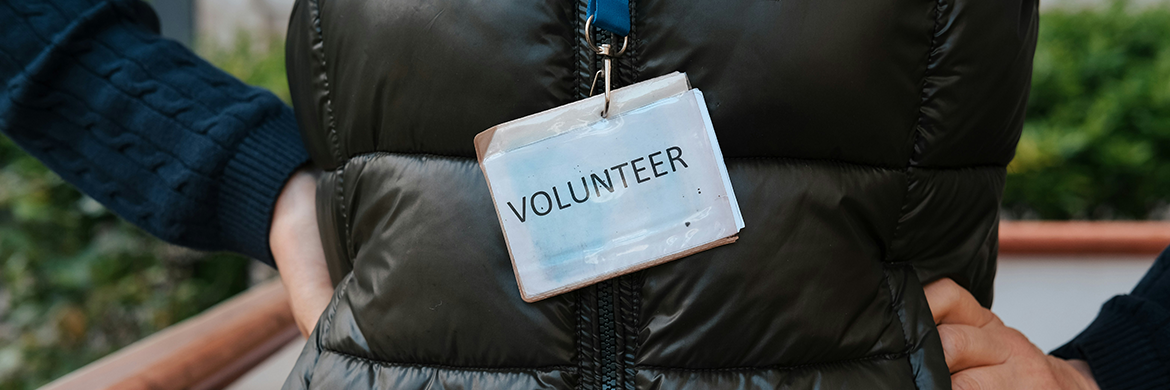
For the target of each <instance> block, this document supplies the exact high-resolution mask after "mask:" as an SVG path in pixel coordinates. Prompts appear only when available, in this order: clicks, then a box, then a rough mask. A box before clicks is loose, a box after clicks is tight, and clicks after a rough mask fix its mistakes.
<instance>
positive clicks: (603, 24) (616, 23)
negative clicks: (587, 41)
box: [585, 0, 630, 37]
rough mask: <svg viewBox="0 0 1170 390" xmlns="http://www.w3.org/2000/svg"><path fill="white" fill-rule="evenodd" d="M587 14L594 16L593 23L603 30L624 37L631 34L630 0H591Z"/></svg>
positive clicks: (587, 15)
mask: <svg viewBox="0 0 1170 390" xmlns="http://www.w3.org/2000/svg"><path fill="white" fill-rule="evenodd" d="M585 15H586V16H585V17H586V18H588V17H593V25H594V26H597V27H598V28H601V29H602V30H605V31H609V32H611V33H614V34H617V35H618V36H623V37H624V36H627V35H630V0H589V7H588V8H586V9H585ZM586 33H587V34H590V32H586Z"/></svg>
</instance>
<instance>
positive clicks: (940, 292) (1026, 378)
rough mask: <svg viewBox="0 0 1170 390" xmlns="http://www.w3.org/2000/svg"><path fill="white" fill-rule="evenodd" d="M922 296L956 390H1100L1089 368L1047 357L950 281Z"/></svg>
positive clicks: (1081, 363)
mask: <svg viewBox="0 0 1170 390" xmlns="http://www.w3.org/2000/svg"><path fill="white" fill-rule="evenodd" d="M925 290H926V301H927V303H929V305H930V311H931V313H933V314H934V323H935V324H937V325H938V335H939V338H941V339H942V345H943V355H944V356H945V357H946V361H947V367H950V369H951V384H952V387H953V388H954V389H955V390H993V389H994V390H1010V389H1041V390H1046V389H1075V390H1099V388H1098V387H1097V382H1096V381H1094V380H1093V374H1092V373H1091V372H1090V371H1089V365H1088V364H1087V363H1085V362H1084V361H1082V360H1064V359H1060V358H1057V357H1055V356H1049V355H1045V354H1044V352H1043V351H1041V350H1040V349H1039V348H1037V347H1036V346H1035V345H1033V344H1032V343H1031V342H1029V341H1028V338H1027V337H1024V334H1023V333H1020V332H1019V331H1018V330H1015V329H1012V328H1009V327H1007V326H1004V324H1003V321H1000V320H999V317H998V316H996V315H995V314H994V313H992V312H991V310H988V309H985V308H983V307H982V306H979V302H978V301H976V300H975V297H974V296H972V295H971V293H970V292H967V290H966V289H964V288H963V287H960V286H959V285H958V284H957V283H955V282H954V281H953V280H951V279H942V280H938V281H936V282H934V283H931V284H928V285H926V287H925Z"/></svg>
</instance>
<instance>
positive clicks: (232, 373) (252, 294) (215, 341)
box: [42, 280, 301, 390]
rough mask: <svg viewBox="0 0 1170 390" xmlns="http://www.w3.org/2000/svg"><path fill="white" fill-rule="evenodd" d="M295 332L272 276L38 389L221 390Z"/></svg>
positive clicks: (284, 297)
mask: <svg viewBox="0 0 1170 390" xmlns="http://www.w3.org/2000/svg"><path fill="white" fill-rule="evenodd" d="M297 337H301V333H300V331H299V330H298V329H297V326H296V324H295V323H294V322H293V317H292V311H290V310H289V306H288V296H287V295H286V294H285V291H284V286H282V285H281V284H280V281H278V280H273V281H271V282H266V283H265V284H263V285H259V286H256V287H252V288H251V289H248V291H245V292H243V293H241V294H240V295H237V296H236V297H234V298H232V299H229V300H227V301H225V302H223V303H221V304H219V305H217V306H215V307H212V308H211V309H208V310H207V311H205V312H203V313H202V314H199V315H198V316H195V317H193V318H190V319H188V320H186V321H183V322H180V323H178V324H175V325H174V326H171V327H169V328H167V329H164V330H162V331H159V332H158V333H156V334H154V335H151V336H150V337H147V338H145V339H142V340H141V341H139V342H136V343H134V344H131V345H130V346H128V347H126V348H123V349H122V350H119V351H118V352H115V353H113V354H111V355H109V356H106V357H105V358H102V359H101V360H98V361H96V362H93V363H90V364H89V365H87V366H85V367H83V368H81V369H80V370H77V371H74V372H72V373H70V374H69V375H66V376H64V377H62V378H60V379H58V380H56V381H53V382H52V383H50V384H48V385H46V386H45V387H43V388H42V389H49V390H72V389H84V390H100V389H118V390H148V389H149V390H164V389H192V390H195V389H220V388H223V387H225V386H227V385H228V384H231V383H232V382H233V381H235V380H236V379H237V378H239V377H240V376H241V375H243V374H244V373H246V372H248V370H251V369H252V368H253V367H255V366H256V365H257V364H259V363H260V362H263V361H264V360H265V359H267V358H268V357H269V356H271V355H272V354H273V353H275V352H276V351H277V350H279V349H280V348H281V347H283V346H284V345H285V344H288V343H289V342H290V341H292V340H293V339H294V338H297Z"/></svg>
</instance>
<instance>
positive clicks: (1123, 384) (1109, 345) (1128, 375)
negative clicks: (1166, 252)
mask: <svg viewBox="0 0 1170 390" xmlns="http://www.w3.org/2000/svg"><path fill="white" fill-rule="evenodd" d="M1168 320H1170V312H1167V310H1166V308H1164V307H1161V306H1159V305H1158V304H1157V303H1156V302H1153V301H1149V300H1146V299H1144V298H1141V297H1136V296H1131V295H1121V296H1117V297H1114V298H1113V299H1110V300H1109V302H1106V303H1105V305H1103V306H1102V307H1101V312H1100V313H1099V314H1098V315H1097V319H1096V320H1094V321H1093V323H1092V324H1090V325H1089V327H1088V328H1086V329H1085V330H1084V331H1083V332H1081V334H1080V335H1078V336H1077V337H1076V338H1074V339H1073V340H1072V341H1070V342H1069V343H1068V344H1065V345H1064V346H1062V347H1060V348H1057V349H1056V350H1055V351H1052V355H1054V356H1056V357H1059V358H1063V359H1082V360H1085V361H1087V362H1089V367H1090V368H1091V369H1092V371H1093V377H1094V378H1095V379H1096V380H1097V384H1098V385H1099V386H1100V387H1101V389H1102V390H1118V389H1170V359H1168V358H1170V354H1168V353H1167V352H1168V351H1167V348H1168V347H1170V344H1168V343H1170V329H1168V324H1167V322H1168Z"/></svg>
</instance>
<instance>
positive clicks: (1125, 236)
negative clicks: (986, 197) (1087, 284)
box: [999, 221, 1170, 255]
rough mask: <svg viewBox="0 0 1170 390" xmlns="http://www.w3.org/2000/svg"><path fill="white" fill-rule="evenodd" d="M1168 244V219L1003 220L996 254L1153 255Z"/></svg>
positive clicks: (1000, 225)
mask: <svg viewBox="0 0 1170 390" xmlns="http://www.w3.org/2000/svg"><path fill="white" fill-rule="evenodd" d="M1167 245H1170V222H1160V221H1156V222H1114V221H1110V222H1078V221H1061V222H1055V221H1051V222H1049V221H1004V222H1002V223H1000V224H999V253H1000V254H1028V255H1109V254H1112V255H1155V254H1158V253H1160V252H1162V249H1165V248H1166V246H1167Z"/></svg>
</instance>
